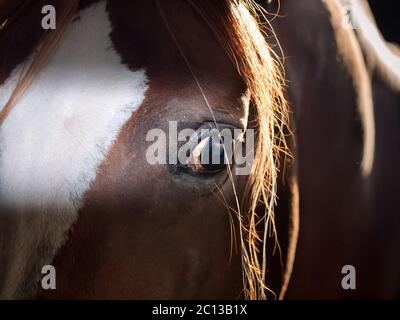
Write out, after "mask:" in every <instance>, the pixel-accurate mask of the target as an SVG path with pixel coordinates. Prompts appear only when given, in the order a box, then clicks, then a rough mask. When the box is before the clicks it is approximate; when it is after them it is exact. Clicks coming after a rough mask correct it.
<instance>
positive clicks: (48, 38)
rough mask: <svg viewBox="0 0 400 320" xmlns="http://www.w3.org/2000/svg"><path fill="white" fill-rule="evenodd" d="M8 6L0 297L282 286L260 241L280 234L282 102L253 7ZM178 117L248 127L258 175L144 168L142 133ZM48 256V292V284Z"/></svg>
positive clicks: (243, 293) (253, 290) (250, 294)
mask: <svg viewBox="0 0 400 320" xmlns="http://www.w3.org/2000/svg"><path fill="white" fill-rule="evenodd" d="M4 3H5V4H4ZM17 4H19V5H17ZM44 5H52V6H54V8H55V9H56V10H55V11H56V12H57V27H56V29H55V30H52V29H50V30H43V28H42V27H41V20H42V19H43V15H42V13H41V11H42V7H43V6H44ZM3 7H4V8H10V7H12V8H13V9H10V10H11V11H10V12H11V13H10V14H9V15H5V17H4V18H3V22H2V31H1V34H0V43H1V48H2V49H1V59H0V60H1V61H2V68H1V76H0V79H1V80H0V83H1V87H0V90H1V103H0V105H1V106H2V110H1V114H0V119H1V120H0V121H1V133H0V135H1V141H2V142H1V156H0V157H1V160H0V162H1V169H0V171H1V173H0V177H1V178H0V181H1V182H0V184H1V186H0V190H1V191H0V207H1V209H0V210H1V216H0V219H1V223H0V226H1V227H0V235H1V236H0V237H1V238H0V239H1V241H0V244H1V245H0V248H1V249H0V252H1V256H0V257H1V258H0V296H1V297H2V298H4V299H19V298H42V299H46V298H57V299H58V298H91V299H96V298H132V299H135V298H136V299H144V298H157V299H161V298H163V299H165V298H170V299H173V298H174V299H177V298H224V299H235V298H238V297H246V298H251V299H255V298H266V297H267V296H268V295H278V294H280V293H279V292H278V291H277V292H276V293H275V292H272V291H273V290H272V289H271V288H269V287H268V286H267V284H266V283H267V278H268V277H267V276H266V273H267V270H268V268H269V267H268V265H269V255H270V252H269V250H268V252H267V248H266V246H264V243H266V239H267V238H268V239H270V238H272V239H274V238H275V235H274V234H275V233H274V224H273V222H274V219H273V218H274V216H273V214H274V213H273V209H274V208H273V206H274V203H275V200H276V189H277V185H276V175H277V172H278V162H279V157H280V154H284V153H285V143H284V139H285V137H284V136H283V131H284V121H285V117H286V116H285V114H286V106H287V104H286V100H285V97H284V90H283V77H282V75H281V67H280V66H279V63H278V62H277V61H276V60H275V59H274V58H273V52H272V50H271V49H270V47H269V46H268V44H267V43H266V42H265V41H264V38H263V36H262V33H261V30H260V27H259V25H258V19H257V17H256V14H255V11H256V10H257V9H256V6H255V5H254V4H253V3H251V2H248V1H237V2H235V3H231V2H230V1H218V2H214V1H169V2H162V1H142V2H137V1H120V2H115V1H104V0H101V1H92V0H84V1H70V0H68V1H50V2H49V1H46V3H45V2H44V1H20V2H19V3H18V2H14V3H13V4H11V2H10V3H8V4H7V2H3ZM177 13H179V15H177ZM249 30H251V32H249ZM211 57H212V58H211ZM174 121H175V122H177V123H178V129H183V128H190V129H193V130H194V131H196V132H198V131H200V129H201V128H203V127H208V126H212V127H214V128H215V129H217V128H237V129H242V130H243V131H244V130H245V129H247V128H251V127H254V128H257V142H256V143H257V144H256V146H255V151H256V155H255V158H254V168H253V169H252V171H251V173H250V174H248V175H245V176H239V175H235V174H232V172H233V169H234V168H233V167H232V168H231V167H230V166H223V167H222V168H221V166H219V167H215V166H213V165H211V166H205V165H204V166H203V165H202V163H201V161H200V162H199V163H197V165H195V166H189V165H187V164H186V163H183V164H180V165H177V164H173V163H167V164H159V165H150V164H149V162H148V161H147V159H146V156H145V155H146V150H147V149H148V147H149V142H147V140H146V136H147V133H148V132H149V131H151V130H152V129H154V128H160V129H162V130H164V131H165V132H168V130H167V128H168V125H169V123H170V122H174ZM202 143H203V144H206V146H207V147H208V144H210V143H211V142H210V140H204V141H202ZM212 147H214V146H212ZM165 148H166V149H167V146H165ZM192 156H193V157H195V155H192ZM233 166H235V164H233ZM234 234H235V235H237V236H233V235H234ZM235 240H237V243H236V242H235ZM48 266H51V267H53V268H54V270H55V276H56V284H55V287H56V289H55V290H51V289H50V290H45V289H44V288H43V285H42V286H41V284H42V283H41V281H43V274H42V270H43V267H46V268H47V267H48ZM279 267H280V268H285V266H284V263H282V265H281V266H279ZM46 268H45V269H44V270H47V269H46ZM47 289H48V288H47Z"/></svg>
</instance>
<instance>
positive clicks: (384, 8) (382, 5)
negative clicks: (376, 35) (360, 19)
mask: <svg viewBox="0 0 400 320" xmlns="http://www.w3.org/2000/svg"><path fill="white" fill-rule="evenodd" d="M368 2H369V4H370V6H371V8H372V11H373V12H374V15H375V18H376V20H377V23H378V26H379V29H380V30H381V31H382V33H383V35H384V37H385V38H386V40H387V41H390V42H396V43H397V44H400V10H399V9H398V8H399V6H400V0H368ZM396 4H397V5H396Z"/></svg>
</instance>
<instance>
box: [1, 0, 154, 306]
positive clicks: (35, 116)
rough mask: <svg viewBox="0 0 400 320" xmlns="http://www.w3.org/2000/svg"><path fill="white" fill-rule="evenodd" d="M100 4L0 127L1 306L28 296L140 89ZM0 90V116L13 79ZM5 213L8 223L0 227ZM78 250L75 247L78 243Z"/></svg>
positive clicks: (73, 29)
mask: <svg viewBox="0 0 400 320" xmlns="http://www.w3.org/2000/svg"><path fill="white" fill-rule="evenodd" d="M110 31H111V23H110V21H109V17H108V15H107V12H106V8H105V2H100V3H98V4H96V5H93V6H91V7H89V8H87V9H86V10H84V11H82V12H81V13H80V20H77V21H75V22H73V23H71V24H70V26H69V27H68V29H67V31H66V33H65V36H64V38H63V39H62V41H61V43H60V45H59V47H58V48H57V50H56V51H55V53H54V54H53V56H52V57H51V58H50V60H49V61H48V63H47V64H46V66H44V67H43V68H42V70H41V71H40V73H39V74H38V76H37V77H36V78H35V80H34V82H33V84H32V85H31V86H30V87H29V88H28V89H27V91H26V92H25V93H24V95H23V96H22V97H21V98H20V99H19V100H18V102H17V103H16V105H15V106H14V107H13V108H12V110H11V112H10V113H9V114H8V116H7V117H6V119H5V121H4V122H3V124H2V125H1V128H0V224H1V226H2V227H3V229H4V228H5V227H6V229H4V230H8V231H7V234H0V243H3V244H5V245H6V246H5V252H9V253H12V254H10V255H3V257H4V259H3V260H2V261H0V298H3V299H4V298H6V299H12V298H26V297H31V296H32V295H34V288H35V287H34V284H35V283H38V281H39V279H38V278H35V277H40V276H41V274H40V269H41V267H42V266H43V265H45V264H49V263H51V261H52V259H53V257H54V255H55V254H56V252H57V250H58V249H59V247H60V246H61V245H62V244H63V242H64V237H65V232H66V231H67V230H68V229H69V228H70V226H71V224H72V223H73V222H74V221H75V219H76V216H77V212H78V210H79V208H80V207H81V205H82V198H83V195H84V193H85V191H87V189H88V188H89V185H90V183H91V182H93V181H94V179H95V177H96V171H97V169H98V168H99V165H100V164H101V163H102V161H103V160H104V159H105V157H106V155H107V153H108V152H109V150H110V148H111V146H112V144H113V143H114V142H115V140H116V138H117V135H118V133H119V131H120V130H121V128H122V126H123V125H124V124H125V123H126V122H127V121H128V119H129V118H130V117H131V115H132V113H133V112H134V111H135V110H137V109H138V108H139V106H140V105H141V104H142V102H143V100H144V95H145V91H146V90H147V78H146V75H145V72H144V70H139V71H135V72H133V71H130V70H129V69H128V68H127V67H126V66H124V65H122V64H121V60H120V57H119V56H118V55H117V54H116V52H115V51H114V50H113V44H112V42H111V40H110V37H109V34H110ZM19 70H20V68H17V69H16V70H15V71H14V72H13V74H12V75H11V77H10V78H9V79H8V80H7V81H6V83H4V85H3V86H0V110H1V109H2V108H3V107H4V105H5V103H6V101H7V100H8V98H9V97H10V95H11V93H12V91H13V89H14V88H15V85H16V82H17V80H18V77H19V75H20V72H19ZM5 208H7V209H10V208H11V209H13V210H12V212H13V213H20V215H15V219H16V221H15V222H16V223H13V222H11V223H8V224H7V225H6V226H5V225H4V223H7V221H8V220H5V219H1V218H2V210H4V209H5ZM83 245H84V244H83Z"/></svg>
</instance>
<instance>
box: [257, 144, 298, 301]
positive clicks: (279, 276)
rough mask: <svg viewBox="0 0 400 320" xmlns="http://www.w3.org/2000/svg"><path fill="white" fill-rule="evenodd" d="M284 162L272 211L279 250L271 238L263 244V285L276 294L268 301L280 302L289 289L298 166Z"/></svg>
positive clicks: (292, 259) (294, 240) (260, 213)
mask: <svg viewBox="0 0 400 320" xmlns="http://www.w3.org/2000/svg"><path fill="white" fill-rule="evenodd" d="M291 149H292V150H293V148H291ZM292 152H293V151H292ZM293 156H294V155H293ZM282 159H284V158H282ZM285 162H286V163H285V164H283V160H282V169H281V171H280V173H279V176H278V190H277V196H278V198H277V205H276V207H275V211H274V213H275V225H276V230H277V236H278V242H279V247H278V246H276V241H275V238H274V237H270V238H268V239H267V244H266V245H267V254H268V258H267V273H266V274H267V276H266V281H267V283H266V284H267V286H268V288H270V289H272V291H273V292H274V293H275V294H276V297H273V296H271V297H269V298H277V299H283V298H284V297H285V294H286V291H287V289H288V286H289V281H290V277H291V274H292V270H293V264H294V259H295V254H296V247H297V238H298V233H299V210H300V208H299V188H298V180H297V167H296V165H295V163H293V161H292V160H291V159H287V160H286V161H285ZM283 168H284V169H283ZM259 210H260V212H258V214H259V216H262V214H263V212H264V208H259Z"/></svg>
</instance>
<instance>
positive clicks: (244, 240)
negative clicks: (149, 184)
mask: <svg viewBox="0 0 400 320" xmlns="http://www.w3.org/2000/svg"><path fill="white" fill-rule="evenodd" d="M189 3H190V4H191V5H192V6H193V7H194V8H195V10H196V11H197V12H198V13H199V14H200V15H201V16H202V17H203V18H204V20H205V22H206V23H208V25H209V26H210V27H211V28H212V30H213V31H214V32H215V34H216V36H217V38H218V39H219V41H220V43H221V45H222V46H223V48H224V49H225V50H226V52H227V53H228V55H229V56H230V58H231V59H232V61H233V63H234V65H235V66H236V68H237V70H238V72H239V73H240V75H241V76H242V78H243V80H244V82H245V83H246V85H247V88H248V93H249V95H250V98H251V102H252V103H251V106H252V108H254V110H253V111H254V114H255V115H256V124H255V127H256V136H257V141H256V147H255V159H254V163H253V167H252V171H251V174H250V176H249V180H248V185H247V188H246V192H245V194H246V195H247V196H246V198H245V199H243V200H242V203H240V201H239V200H238V197H237V195H236V206H237V209H236V210H234V211H235V214H236V216H237V219H238V222H239V231H240V234H239V237H240V247H241V258H242V270H243V271H242V272H243V287H244V294H245V297H246V298H247V299H266V298H267V295H268V292H269V291H271V290H270V289H269V288H268V287H267V285H266V272H267V252H266V251H267V249H266V242H267V239H268V238H270V237H274V238H275V241H276V243H275V246H276V247H277V248H278V249H279V243H278V239H277V230H276V226H275V216H274V207H275V206H276V201H277V176H278V172H279V167H280V163H279V159H280V157H281V156H282V155H288V154H289V151H288V147H287V144H286V140H285V128H286V127H287V123H288V104H287V102H286V100H285V96H284V73H283V66H282V63H281V62H280V59H279V57H278V56H276V54H275V53H274V51H273V50H272V49H271V46H270V45H269V44H268V43H267V42H266V37H265V36H264V34H263V31H262V30H263V29H264V30H265V29H266V28H265V25H262V23H261V19H262V20H263V23H265V21H267V19H264V18H262V17H263V15H264V12H263V9H262V8H261V7H259V6H257V5H256V4H255V2H254V1H251V0H221V1H215V0H202V1H198V0H193V1H189ZM78 5H79V0H62V1H60V9H58V10H57V12H60V13H61V14H60V16H59V17H58V26H57V29H56V30H54V31H48V32H47V33H45V35H44V37H43V39H42V41H41V42H40V45H39V47H38V49H37V50H36V51H35V54H34V56H33V57H32V62H31V63H30V64H29V65H28V66H27V67H26V68H25V69H24V72H23V73H22V76H21V77H20V79H19V81H18V83H17V86H16V88H15V90H14V92H13V93H12V95H11V97H10V99H9V100H8V101H7V103H6V105H5V106H4V108H3V110H2V111H1V112H0V124H1V123H2V122H3V121H4V119H5V118H6V116H7V114H8V113H9V111H10V110H11V108H12V107H13V106H14V105H15V103H16V101H17V100H18V98H19V97H20V96H21V95H22V94H23V93H24V91H25V90H26V89H27V88H28V87H29V85H30V84H31V83H32V81H34V79H35V75H36V74H37V72H38V71H39V70H40V68H41V67H42V66H43V65H44V64H45V62H46V60H47V59H48V57H49V56H50V55H51V53H52V52H53V51H54V49H55V48H56V46H57V43H58V42H59V41H60V39H61V38H62V35H63V33H64V31H65V29H66V27H67V25H68V23H69V22H70V21H71V19H72V17H73V15H74V13H75V12H76V10H77V8H78ZM260 17H261V18H260ZM268 29H270V30H272V28H268ZM260 207H262V208H264V210H263V212H261V213H260V212H259V211H260V210H259V209H260ZM280 296H282V292H281V295H280Z"/></svg>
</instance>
